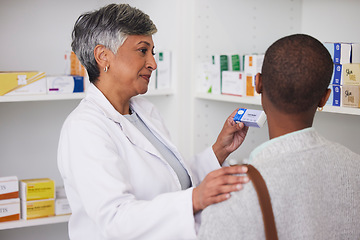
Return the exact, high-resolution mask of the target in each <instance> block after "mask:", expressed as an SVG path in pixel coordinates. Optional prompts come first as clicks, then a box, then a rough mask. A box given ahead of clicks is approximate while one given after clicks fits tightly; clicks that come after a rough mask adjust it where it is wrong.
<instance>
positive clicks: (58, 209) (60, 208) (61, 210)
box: [55, 198, 71, 216]
mask: <svg viewBox="0 0 360 240" xmlns="http://www.w3.org/2000/svg"><path fill="white" fill-rule="evenodd" d="M66 214H71V208H70V204H69V201H68V200H67V198H57V199H55V215H57V216H58V215H66Z"/></svg>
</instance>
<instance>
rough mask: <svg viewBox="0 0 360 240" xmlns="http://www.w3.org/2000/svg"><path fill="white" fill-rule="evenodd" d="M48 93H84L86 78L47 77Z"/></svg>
mask: <svg viewBox="0 0 360 240" xmlns="http://www.w3.org/2000/svg"><path fill="white" fill-rule="evenodd" d="M46 81H47V93H49V94H54V93H76V92H84V77H82V76H47V77H46Z"/></svg>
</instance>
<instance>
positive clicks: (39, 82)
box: [0, 72, 46, 96]
mask: <svg viewBox="0 0 360 240" xmlns="http://www.w3.org/2000/svg"><path fill="white" fill-rule="evenodd" d="M34 94H46V79H45V73H44V72H0V96H3V95H7V96H13V95H34Z"/></svg>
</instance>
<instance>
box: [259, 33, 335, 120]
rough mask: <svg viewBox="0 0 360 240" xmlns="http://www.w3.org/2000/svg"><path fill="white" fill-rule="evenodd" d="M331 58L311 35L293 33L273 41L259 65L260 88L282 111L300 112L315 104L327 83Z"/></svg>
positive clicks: (331, 70) (331, 64)
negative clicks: (260, 65) (260, 70)
mask: <svg viewBox="0 0 360 240" xmlns="http://www.w3.org/2000/svg"><path fill="white" fill-rule="evenodd" d="M332 72H333V61H332V58H331V55H330V53H329V52H328V50H327V49H326V48H325V46H324V45H323V44H322V43H321V42H319V41H318V40H317V39H315V38H314V37H311V36H309V35H306V34H294V35H290V36H286V37H283V38H281V39H279V40H277V41H276V42H274V43H273V44H272V45H271V46H270V47H269V48H268V50H267V51H266V53H265V57H264V62H263V66H262V83H263V91H264V92H265V94H266V96H267V97H268V98H269V100H270V101H271V102H272V103H273V104H274V106H275V107H276V108H277V109H278V110H280V111H282V112H286V113H301V112H305V111H307V110H309V109H310V108H311V107H313V106H314V105H315V104H316V105H317V104H318V103H319V101H320V99H321V97H322V96H323V94H324V93H325V91H326V89H327V88H328V86H329V83H330V80H331V76H332Z"/></svg>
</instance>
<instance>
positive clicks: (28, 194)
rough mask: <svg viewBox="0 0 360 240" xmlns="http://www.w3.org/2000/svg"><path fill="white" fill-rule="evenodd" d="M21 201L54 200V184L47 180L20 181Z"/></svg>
mask: <svg viewBox="0 0 360 240" xmlns="http://www.w3.org/2000/svg"><path fill="white" fill-rule="evenodd" d="M20 198H21V200H22V201H32V200H39V199H48V198H55V183H54V181H53V180H51V179H49V178H39V179H24V180H20Z"/></svg>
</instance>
